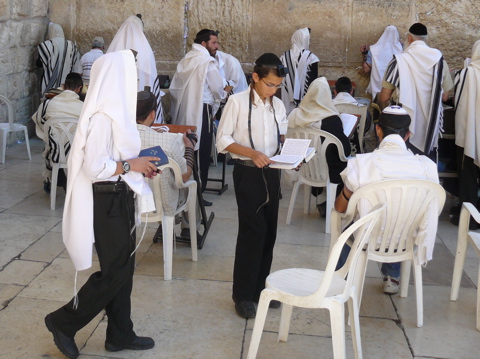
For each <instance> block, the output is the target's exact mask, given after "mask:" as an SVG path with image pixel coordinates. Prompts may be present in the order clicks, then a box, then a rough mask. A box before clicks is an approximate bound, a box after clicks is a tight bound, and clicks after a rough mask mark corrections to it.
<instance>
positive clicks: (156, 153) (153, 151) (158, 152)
mask: <svg viewBox="0 0 480 359" xmlns="http://www.w3.org/2000/svg"><path fill="white" fill-rule="evenodd" d="M147 156H152V157H158V158H160V160H159V161H150V162H152V163H153V164H154V165H155V166H157V167H160V166H163V165H166V164H168V156H167V155H166V153H165V152H164V151H163V150H162V148H161V147H160V146H155V147H149V148H145V149H143V150H141V151H140V153H139V154H138V157H147Z"/></svg>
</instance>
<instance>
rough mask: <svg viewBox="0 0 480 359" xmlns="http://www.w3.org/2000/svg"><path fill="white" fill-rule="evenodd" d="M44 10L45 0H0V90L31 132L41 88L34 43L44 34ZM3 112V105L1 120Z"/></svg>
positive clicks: (3, 117) (46, 1) (40, 39)
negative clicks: (31, 119) (32, 116)
mask: <svg viewBox="0 0 480 359" xmlns="http://www.w3.org/2000/svg"><path fill="white" fill-rule="evenodd" d="M47 11H48V0H28V1H27V0H23V1H11V0H0V94H1V95H3V96H6V97H7V98H8V99H9V100H10V101H11V102H12V104H13V107H14V111H15V115H16V118H17V121H18V122H21V123H24V124H25V123H28V124H29V127H30V132H32V130H33V123H32V122H31V121H29V119H30V116H31V115H32V113H33V112H35V111H36V108H37V107H38V101H39V96H38V93H39V91H40V86H39V83H40V75H41V72H39V70H38V69H37V68H36V67H35V60H36V58H37V49H36V47H37V46H36V45H37V44H38V43H39V42H41V41H43V39H44V36H45V32H46V27H47V24H48V19H47ZM5 112H6V109H5V107H4V106H2V107H1V108H0V122H8V120H7V118H6V116H5ZM13 140H14V138H13V137H12V138H11V139H10V140H9V142H11V141H13Z"/></svg>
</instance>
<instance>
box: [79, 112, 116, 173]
mask: <svg viewBox="0 0 480 359" xmlns="http://www.w3.org/2000/svg"><path fill="white" fill-rule="evenodd" d="M112 146H113V143H112V123H111V120H110V119H109V118H108V117H106V116H102V115H99V116H95V115H94V118H92V120H91V121H90V124H89V127H88V134H87V141H86V143H85V158H84V161H83V169H84V171H85V173H86V174H87V176H88V177H89V178H90V179H91V180H92V181H98V180H108V179H110V177H112V176H113V174H114V173H115V171H116V170H117V163H116V161H114V160H113V159H112V158H113V156H112V153H113V150H112Z"/></svg>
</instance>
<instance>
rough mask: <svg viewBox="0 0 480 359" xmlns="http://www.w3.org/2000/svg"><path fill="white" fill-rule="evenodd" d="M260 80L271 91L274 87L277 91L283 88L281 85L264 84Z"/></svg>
mask: <svg viewBox="0 0 480 359" xmlns="http://www.w3.org/2000/svg"><path fill="white" fill-rule="evenodd" d="M260 80H262V82H263V83H264V84H265V85H267V87H269V88H271V89H273V88H274V87H275V88H277V89H281V88H282V87H283V84H280V85H275V84H269V83H268V82H265V81H264V80H263V79H260Z"/></svg>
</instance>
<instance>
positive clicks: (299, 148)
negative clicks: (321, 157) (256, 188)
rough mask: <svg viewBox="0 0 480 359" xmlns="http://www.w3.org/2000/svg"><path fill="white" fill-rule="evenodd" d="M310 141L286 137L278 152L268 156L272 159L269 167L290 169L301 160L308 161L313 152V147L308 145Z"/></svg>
mask: <svg viewBox="0 0 480 359" xmlns="http://www.w3.org/2000/svg"><path fill="white" fill-rule="evenodd" d="M310 142H311V140H304V139H296V138H287V139H286V140H285V143H284V144H283V147H282V151H281V152H280V154H279V155H276V156H273V157H270V159H271V160H272V161H274V163H271V164H270V167H271V168H280V169H285V170H291V169H294V168H297V167H298V165H299V164H300V163H301V162H302V161H304V160H305V162H307V161H309V160H310V159H311V158H312V157H313V155H314V154H315V148H313V147H309V146H310Z"/></svg>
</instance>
